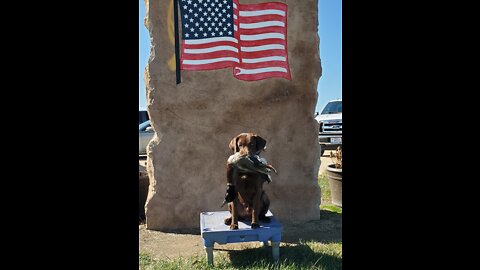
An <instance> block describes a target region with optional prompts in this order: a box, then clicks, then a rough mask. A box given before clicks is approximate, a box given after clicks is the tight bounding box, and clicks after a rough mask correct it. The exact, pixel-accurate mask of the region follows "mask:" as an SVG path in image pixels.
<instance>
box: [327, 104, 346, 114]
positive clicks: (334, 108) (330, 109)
mask: <svg viewBox="0 0 480 270" xmlns="http://www.w3.org/2000/svg"><path fill="white" fill-rule="evenodd" d="M341 112H342V102H341V101H332V102H329V103H328V104H327V105H326V106H325V108H324V109H323V111H322V114H332V113H341Z"/></svg>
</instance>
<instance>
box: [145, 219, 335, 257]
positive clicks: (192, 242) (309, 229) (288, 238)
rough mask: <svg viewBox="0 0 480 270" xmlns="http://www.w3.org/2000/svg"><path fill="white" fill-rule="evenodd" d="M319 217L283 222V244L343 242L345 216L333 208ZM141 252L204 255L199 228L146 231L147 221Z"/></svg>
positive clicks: (238, 247) (217, 247)
mask: <svg viewBox="0 0 480 270" xmlns="http://www.w3.org/2000/svg"><path fill="white" fill-rule="evenodd" d="M320 212H321V213H320V220H317V221H311V222H307V223H304V224H301V225H296V226H292V225H290V226H287V225H284V228H283V231H282V243H289V244H297V243H299V242H303V241H317V242H321V243H331V242H341V241H342V215H341V214H337V213H334V212H330V211H324V210H321V211H320ZM138 233H139V244H140V248H139V251H140V252H142V253H147V254H149V255H151V256H152V257H153V258H156V259H166V258H176V257H189V256H194V255H200V256H203V254H204V249H203V242H202V237H201V235H200V231H199V230H198V233H197V232H193V231H192V232H190V233H166V232H161V231H153V230H147V229H146V228H145V225H144V224H141V225H139V232H138ZM260 245H261V243H260V242H249V243H237V244H225V245H219V244H216V243H215V246H214V250H215V251H221V250H241V249H246V248H254V247H260Z"/></svg>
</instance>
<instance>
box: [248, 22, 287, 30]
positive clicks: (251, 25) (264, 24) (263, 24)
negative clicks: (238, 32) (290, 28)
mask: <svg viewBox="0 0 480 270" xmlns="http://www.w3.org/2000/svg"><path fill="white" fill-rule="evenodd" d="M269 26H281V27H285V23H284V22H281V21H266V22H257V23H240V28H241V29H255V28H262V27H269Z"/></svg>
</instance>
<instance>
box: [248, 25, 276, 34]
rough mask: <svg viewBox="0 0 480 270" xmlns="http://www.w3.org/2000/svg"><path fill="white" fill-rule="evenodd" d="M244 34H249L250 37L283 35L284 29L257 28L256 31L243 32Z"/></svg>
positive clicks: (273, 27)
mask: <svg viewBox="0 0 480 270" xmlns="http://www.w3.org/2000/svg"><path fill="white" fill-rule="evenodd" d="M241 32H242V34H243V33H245V32H247V33H248V34H250V35H256V34H267V33H279V34H283V33H284V32H283V30H282V27H280V26H271V27H263V28H255V29H247V30H244V29H242V30H241Z"/></svg>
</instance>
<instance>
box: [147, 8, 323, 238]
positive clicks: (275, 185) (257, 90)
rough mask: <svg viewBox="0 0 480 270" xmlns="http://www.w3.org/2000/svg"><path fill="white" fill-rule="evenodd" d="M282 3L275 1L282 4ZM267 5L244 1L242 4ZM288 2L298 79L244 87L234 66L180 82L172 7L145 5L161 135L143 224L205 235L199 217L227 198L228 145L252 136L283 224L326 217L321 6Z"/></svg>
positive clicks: (155, 120)
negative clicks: (318, 113) (321, 177)
mask: <svg viewBox="0 0 480 270" xmlns="http://www.w3.org/2000/svg"><path fill="white" fill-rule="evenodd" d="M277 1H278V0H277ZM262 2H269V1H261V0H240V3H241V4H250V3H262ZM279 2H284V3H286V4H288V19H287V20H288V41H287V42H288V58H289V65H290V70H291V75H292V80H291V81H289V80H286V79H283V78H271V79H266V80H261V81H254V82H246V81H241V80H237V79H235V78H234V77H233V74H232V73H233V72H232V68H226V69H221V70H212V71H182V83H181V84H179V85H176V83H175V61H174V53H175V47H174V39H173V5H172V1H171V0H155V1H153V0H150V1H149V0H146V8H147V15H146V18H145V24H146V26H147V28H148V29H149V32H150V37H151V51H150V59H149V63H148V66H147V68H146V71H145V80H146V84H147V109H148V111H149V114H150V118H151V122H152V126H153V127H154V129H155V131H156V135H155V137H154V139H153V140H152V141H151V143H150V144H149V146H148V149H147V153H148V165H147V168H148V174H149V179H150V187H149V194H148V198H147V202H146V205H145V209H146V226H147V229H153V230H179V229H185V228H196V227H199V213H200V212H201V211H217V210H225V209H226V207H224V208H223V209H221V208H220V205H221V203H222V201H223V198H224V195H225V190H226V162H227V158H228V157H229V156H230V155H231V154H232V152H231V150H230V149H229V148H228V144H229V142H230V140H231V139H232V138H233V137H234V136H236V135H237V134H239V133H242V132H254V133H257V134H258V135H260V136H261V137H263V138H264V139H266V140H267V151H266V152H263V153H262V156H263V157H265V158H266V159H267V160H268V161H269V163H271V164H272V165H273V166H274V167H275V168H276V169H277V170H278V173H279V174H278V175H272V180H273V181H272V183H270V184H265V185H264V187H265V190H266V192H267V194H268V196H269V197H270V201H271V206H270V210H271V211H272V213H273V214H274V215H275V216H276V217H277V218H279V220H280V221H281V222H284V223H301V222H305V221H308V220H315V219H319V218H320V210H319V204H320V190H319V187H318V184H317V173H318V169H319V166H320V153H319V145H318V137H317V136H318V124H317V122H316V121H315V120H314V118H313V114H314V110H315V104H316V99H317V91H316V89H317V83H318V80H319V78H320V76H321V66H320V58H319V49H318V47H319V43H318V42H319V39H318V35H317V24H318V19H317V16H318V15H317V0H303V1H298V0H286V1H285V0H283V1H279Z"/></svg>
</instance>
